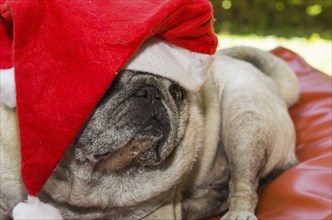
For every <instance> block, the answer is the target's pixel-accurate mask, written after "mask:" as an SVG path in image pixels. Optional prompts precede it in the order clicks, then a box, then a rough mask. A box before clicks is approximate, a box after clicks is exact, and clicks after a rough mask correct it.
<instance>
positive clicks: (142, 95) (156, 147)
mask: <svg viewBox="0 0 332 220" xmlns="http://www.w3.org/2000/svg"><path fill="white" fill-rule="evenodd" d="M186 95H187V94H186V92H185V90H184V89H183V88H182V87H181V86H179V85H178V84H177V83H175V82H172V81H170V80H168V79H165V78H161V77H157V76H154V75H151V74H147V73H143V72H133V71H129V70H127V71H124V72H122V73H120V74H119V75H118V77H117V78H116V79H115V81H114V82H113V84H112V87H111V88H110V89H109V90H108V91H107V92H106V94H105V96H104V98H103V99H102V100H101V102H100V103H99V104H98V106H97V108H96V110H95V112H94V113H93V114H92V116H91V117H90V119H89V120H88V122H87V123H86V125H85V127H84V129H83V130H82V132H81V134H80V135H79V136H78V137H77V139H76V140H75V142H74V145H75V154H76V159H78V160H79V161H81V162H88V163H91V164H94V166H95V170H96V171H102V172H114V171H120V172H121V171H123V170H125V169H128V168H130V167H135V168H138V167H141V168H144V167H145V168H147V167H151V166H158V165H160V164H161V163H162V162H164V161H165V160H166V159H167V157H168V156H170V154H171V153H172V152H173V149H174V148H175V147H176V146H177V145H178V144H179V143H180V142H181V139H182V138H183V135H184V130H185V125H186V122H187V120H188V116H189V115H188V111H189V109H188V100H187V99H186Z"/></svg>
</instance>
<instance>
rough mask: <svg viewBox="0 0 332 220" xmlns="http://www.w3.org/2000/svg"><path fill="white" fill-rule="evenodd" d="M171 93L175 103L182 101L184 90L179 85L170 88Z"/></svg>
mask: <svg viewBox="0 0 332 220" xmlns="http://www.w3.org/2000/svg"><path fill="white" fill-rule="evenodd" d="M169 92H170V94H171V96H172V97H173V98H174V100H175V101H181V100H182V99H183V89H182V88H181V87H180V86H179V85H177V84H173V85H171V86H170V87H169Z"/></svg>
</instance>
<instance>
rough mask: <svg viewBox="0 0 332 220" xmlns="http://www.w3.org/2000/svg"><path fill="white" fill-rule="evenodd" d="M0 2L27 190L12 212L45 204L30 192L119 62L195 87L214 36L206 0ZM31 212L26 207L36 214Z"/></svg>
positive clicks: (4, 60)
mask: <svg viewBox="0 0 332 220" xmlns="http://www.w3.org/2000/svg"><path fill="white" fill-rule="evenodd" d="M0 3H1V4H0V12H1V14H0V18H1V20H0V31H1V34H0V37H1V42H0V50H1V54H0V69H10V68H14V69H15V84H16V87H15V88H16V105H17V115H18V122H19V131H20V148H21V174H22V180H23V183H24V185H25V188H26V191H27V193H28V195H29V196H28V198H29V199H28V203H20V205H19V206H17V207H16V208H15V209H14V218H15V219H19V218H28V217H29V214H27V213H26V211H27V210H28V211H27V212H29V209H31V208H33V207H36V206H38V205H44V209H45V210H46V209H47V210H49V209H50V207H49V206H48V205H47V204H43V203H41V202H40V201H39V200H38V199H37V198H35V197H34V196H37V195H38V193H39V192H40V191H41V190H42V187H43V185H44V184H45V182H46V181H47V179H48V178H49V176H50V175H51V174H52V172H53V171H54V169H55V167H56V166H57V164H58V162H59V160H60V159H61V157H62V156H63V154H64V152H65V151H66V149H67V147H68V146H69V145H70V143H71V142H72V140H73V139H74V137H75V136H76V134H77V133H78V132H79V130H80V128H81V127H82V126H83V124H84V122H85V121H86V120H87V118H88V117H89V115H90V114H91V113H92V112H93V110H94V108H95V106H96V104H97V103H98V101H99V100H100V99H101V97H102V96H103V94H104V92H105V91H106V89H107V88H108V87H109V86H110V84H111V82H112V80H113V78H114V77H115V75H116V74H117V73H118V72H119V71H120V70H121V69H123V68H126V69H131V70H139V71H146V72H150V73H153V74H157V75H161V76H164V77H168V78H170V79H172V80H174V81H176V82H178V83H179V84H180V85H182V86H184V87H185V88H187V89H189V90H192V91H195V90H198V89H199V88H200V86H201V85H202V83H203V81H204V79H205V77H206V74H207V73H208V70H209V66H210V64H211V62H212V59H213V54H214V52H215V50H216V46H217V38H216V36H215V34H214V32H213V28H212V20H213V18H212V9H211V5H210V3H209V1H208V0H172V1H154V0H146V1H139V3H138V2H135V1H134V2H132V1H96V0H91V1H60V2H59V1H39V0H30V1H15V0H8V1H5V0H0ZM14 69H10V70H7V71H5V72H3V71H2V72H1V79H4V80H1V90H4V91H8V88H9V89H10V88H12V87H13V86H10V85H11V84H10V83H8V82H10V81H12V85H14V82H13V80H10V79H5V78H7V77H8V76H9V78H10V77H12V79H14V77H13V76H10V75H11V74H13V70H14ZM6 80H7V81H6ZM14 90H15V89H14ZM3 94H5V93H3ZM6 94H7V95H6V97H7V98H8V99H7V98H3V97H2V101H5V102H6V100H9V101H13V100H12V98H10V97H11V96H13V91H12V92H10V91H9V92H8V93H6ZM8 94H9V95H8ZM23 209H24V210H23ZM51 209H52V207H51ZM22 210H23V211H22ZM37 212H38V211H35V212H34V213H31V212H30V213H31V215H30V216H32V217H33V218H38V216H37V214H36V213H37ZM53 214H54V216H56V217H60V216H59V213H58V212H57V211H56V210H55V212H54V213H53ZM54 216H53V217H54ZM46 217H47V216H42V217H40V218H46ZM48 217H49V218H51V217H52V216H51V217H50V216H48Z"/></svg>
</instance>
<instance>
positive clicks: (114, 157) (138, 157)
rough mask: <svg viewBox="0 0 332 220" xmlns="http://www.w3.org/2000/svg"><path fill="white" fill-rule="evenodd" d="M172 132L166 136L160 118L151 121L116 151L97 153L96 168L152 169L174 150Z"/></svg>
mask: <svg viewBox="0 0 332 220" xmlns="http://www.w3.org/2000/svg"><path fill="white" fill-rule="evenodd" d="M173 136H174V135H172V134H171V133H170V134H168V135H166V136H165V131H164V129H163V128H162V124H161V123H160V122H158V120H155V119H152V120H151V122H150V123H149V124H148V125H147V126H146V127H144V128H142V129H141V130H139V131H138V132H137V134H136V135H135V136H134V137H132V138H131V139H130V140H128V141H127V143H126V144H125V145H123V146H122V147H119V148H117V149H116V150H114V151H110V152H108V153H104V154H101V155H98V154H97V155H95V156H94V157H95V159H96V160H97V163H96V166H95V170H99V171H101V172H123V171H125V170H129V169H132V168H135V169H137V168H139V169H151V168H156V167H158V166H159V165H161V164H162V163H163V162H164V161H165V160H167V158H168V157H169V156H170V154H171V153H172V151H173V150H174V146H175V144H174V142H175V140H174V139H175V138H174V137H173Z"/></svg>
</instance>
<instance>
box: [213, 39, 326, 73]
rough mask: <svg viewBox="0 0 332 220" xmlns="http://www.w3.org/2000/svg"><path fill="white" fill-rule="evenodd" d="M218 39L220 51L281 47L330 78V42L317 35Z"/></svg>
mask: <svg viewBox="0 0 332 220" xmlns="http://www.w3.org/2000/svg"><path fill="white" fill-rule="evenodd" d="M218 39H219V48H220V49H222V48H227V47H231V46H239V45H246V46H253V47H257V48H260V49H263V50H271V49H273V48H275V47H278V46H283V47H286V48H288V49H290V50H292V51H294V52H296V53H297V54H299V55H300V56H302V57H303V58H304V59H305V60H306V62H307V63H309V64H310V65H311V66H313V67H315V68H316V69H318V70H321V71H322V72H324V73H326V74H327V75H329V76H332V73H331V72H332V64H331V60H332V41H331V40H326V39H322V38H321V37H320V36H319V34H317V33H314V34H312V35H311V36H310V37H309V38H305V37H293V38H284V37H277V36H275V35H269V36H258V35H254V34H250V35H234V34H218Z"/></svg>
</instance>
